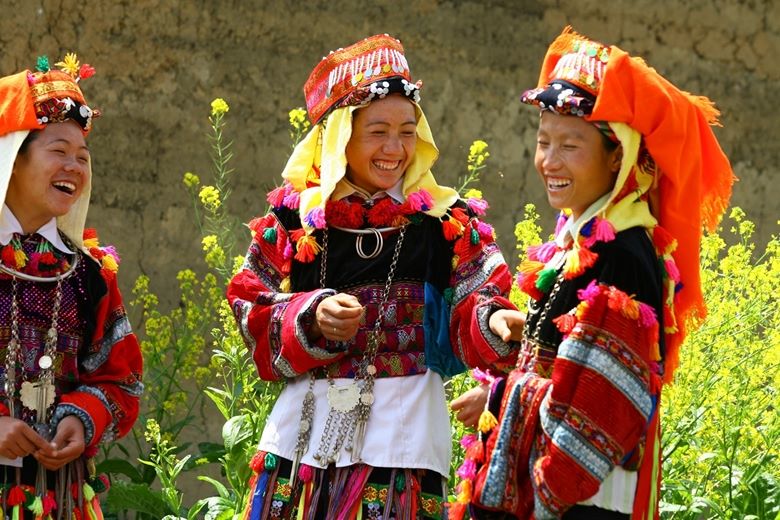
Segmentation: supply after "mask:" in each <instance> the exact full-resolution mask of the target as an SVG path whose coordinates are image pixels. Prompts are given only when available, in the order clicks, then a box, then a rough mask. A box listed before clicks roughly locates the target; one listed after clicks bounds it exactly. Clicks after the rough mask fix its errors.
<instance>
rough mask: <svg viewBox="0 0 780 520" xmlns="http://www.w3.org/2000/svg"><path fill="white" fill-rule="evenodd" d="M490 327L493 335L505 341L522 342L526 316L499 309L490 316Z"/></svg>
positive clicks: (518, 312) (517, 312)
mask: <svg viewBox="0 0 780 520" xmlns="http://www.w3.org/2000/svg"><path fill="white" fill-rule="evenodd" d="M488 326H489V327H490V330H491V331H492V332H493V334H495V335H496V336H498V337H499V338H501V339H502V340H503V341H506V342H509V341H510V340H511V341H520V340H522V339H523V327H525V314H523V313H522V312H520V311H515V310H510V309H499V310H497V311H496V312H494V313H493V314H491V315H490V319H489V320H488Z"/></svg>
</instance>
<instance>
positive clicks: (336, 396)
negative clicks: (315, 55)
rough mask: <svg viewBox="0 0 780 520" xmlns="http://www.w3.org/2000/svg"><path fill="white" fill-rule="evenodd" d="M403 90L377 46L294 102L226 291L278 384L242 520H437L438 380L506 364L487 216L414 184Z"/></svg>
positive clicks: (375, 40)
mask: <svg viewBox="0 0 780 520" xmlns="http://www.w3.org/2000/svg"><path fill="white" fill-rule="evenodd" d="M419 85H420V84H419V83H412V82H411V76H410V72H409V65H408V63H407V62H406V58H405V57H404V54H403V47H402V46H401V43H400V42H399V41H398V40H396V39H394V38H391V37H389V36H387V35H378V36H373V37H371V38H367V39H365V40H362V41H360V42H358V43H356V44H354V45H352V46H349V47H346V48H343V49H339V50H337V51H335V52H333V53H331V54H329V55H328V57H326V58H324V59H323V60H322V61H321V62H320V63H319V65H317V66H316V67H315V68H314V70H313V71H312V73H311V75H310V76H309V80H308V81H307V82H306V85H305V86H304V92H305V94H306V102H307V106H308V109H309V117H310V118H311V120H312V123H313V124H314V126H313V127H312V129H311V131H310V133H309V134H308V135H307V136H306V137H305V138H304V139H303V141H301V142H300V143H299V145H298V146H297V147H296V148H295V150H294V152H293V154H292V156H291V157H290V160H289V161H288V163H287V167H286V168H285V170H284V172H283V174H282V176H283V177H284V180H285V183H284V185H283V186H281V187H280V188H277V189H276V190H274V191H273V192H271V193H270V194H269V196H268V200H269V202H270V203H271V205H272V206H273V208H272V210H271V211H270V212H269V213H268V214H266V215H265V216H263V217H259V218H256V219H254V220H252V221H251V222H250V224H249V227H250V228H251V229H252V231H253V236H254V238H253V240H252V243H251V244H250V246H249V251H248V253H247V255H246V260H245V262H244V265H243V268H242V270H241V271H240V272H239V273H238V274H237V275H236V276H235V277H234V278H233V280H232V281H231V283H230V285H229V287H228V299H229V300H230V304H231V307H232V310H233V312H234V314H235V316H236V321H237V322H238V324H239V328H240V331H241V334H242V335H243V337H244V340H245V342H246V344H247V346H248V347H249V348H250V349H251V351H252V355H253V358H254V361H255V364H256V366H257V371H258V375H259V376H260V377H261V378H262V379H265V380H279V379H286V380H287V385H286V386H285V388H284V390H283V391H282V392H281V394H280V396H279V398H278V400H277V402H276V404H275V406H274V409H273V411H272V412H271V414H270V416H269V418H268V420H267V422H266V424H265V429H264V431H263V435H262V438H261V439H260V445H259V449H258V454H257V456H256V457H255V458H254V460H253V463H252V467H253V469H254V471H255V475H254V476H253V477H252V481H251V485H252V489H253V492H252V496H251V498H250V500H249V502H248V504H247V511H246V514H245V515H243V518H247V519H251V520H256V519H261V518H262V519H267V518H287V519H290V518H313V519H324V518H345V519H346V518H349V519H352V518H361V517H364V518H380V517H383V518H390V517H394V518H409V519H415V520H416V519H419V518H441V517H442V509H443V502H444V500H445V497H446V495H447V493H446V489H445V482H446V478H444V476H445V475H447V474H448V473H449V465H450V447H451V442H450V424H449V418H448V415H447V407H446V399H445V393H444V387H443V383H442V381H443V379H442V378H443V377H447V376H451V375H453V374H456V373H458V372H460V371H462V370H464V369H465V368H466V366H467V365H470V366H476V365H479V366H481V367H483V368H495V367H496V366H501V365H502V363H503V364H506V363H511V362H512V361H513V352H512V350H511V349H510V347H509V346H508V345H507V344H506V343H503V342H502V341H501V340H500V338H497V337H496V336H494V335H493V333H492V332H491V331H490V330H489V328H488V326H487V323H486V320H487V318H486V316H487V314H489V311H490V310H492V309H494V308H502V307H504V306H507V305H510V304H509V302H508V300H507V299H506V295H507V290H508V288H509V284H510V278H509V270H508V268H507V266H506V264H505V263H504V259H503V257H502V256H501V253H500V252H499V251H498V248H497V246H496V244H495V243H494V241H493V232H492V229H491V228H490V226H488V225H486V224H484V223H482V222H480V221H479V220H478V218H477V215H478V212H479V214H482V212H483V210H484V208H485V206H486V204H485V203H484V202H483V201H479V203H476V204H473V209H472V206H471V205H469V204H467V203H466V202H465V201H462V200H460V199H459V197H458V194H457V192H456V191H455V190H453V189H452V188H448V187H445V186H441V185H439V184H438V183H437V182H436V180H435V179H434V177H433V174H432V173H431V171H430V168H431V167H432V166H433V164H434V162H435V161H436V159H437V157H438V150H437V149H436V145H435V144H434V141H433V137H432V135H431V130H430V128H429V127H428V122H427V120H426V118H425V115H424V114H423V111H422V108H421V107H420V105H419V104H418V101H419V92H418V91H419ZM472 203H473V201H472ZM291 410H294V411H295V412H294V413H291Z"/></svg>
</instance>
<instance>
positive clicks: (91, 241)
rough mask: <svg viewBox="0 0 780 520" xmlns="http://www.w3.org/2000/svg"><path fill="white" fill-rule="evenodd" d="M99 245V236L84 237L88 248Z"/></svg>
mask: <svg viewBox="0 0 780 520" xmlns="http://www.w3.org/2000/svg"><path fill="white" fill-rule="evenodd" d="M98 245H99V242H98V239H97V238H87V239H84V247H86V248H87V249H90V248H93V247H98Z"/></svg>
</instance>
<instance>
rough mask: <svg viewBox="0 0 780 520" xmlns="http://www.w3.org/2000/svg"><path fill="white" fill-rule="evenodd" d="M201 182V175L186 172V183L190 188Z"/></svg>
mask: <svg viewBox="0 0 780 520" xmlns="http://www.w3.org/2000/svg"><path fill="white" fill-rule="evenodd" d="M199 184H200V177H198V176H197V175H195V174H194V173H192V172H187V173H185V174H184V185H185V186H187V187H188V188H194V187H195V186H198V185H199Z"/></svg>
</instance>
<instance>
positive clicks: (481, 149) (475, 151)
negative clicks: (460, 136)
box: [469, 139, 488, 156]
mask: <svg viewBox="0 0 780 520" xmlns="http://www.w3.org/2000/svg"><path fill="white" fill-rule="evenodd" d="M487 147H488V144H487V143H486V142H485V141H482V140H479V139H478V140H476V141H474V142H473V143H471V147H470V148H469V156H476V155H482V154H483V153H485V150H487ZM485 155H487V154H486V153H485Z"/></svg>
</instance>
